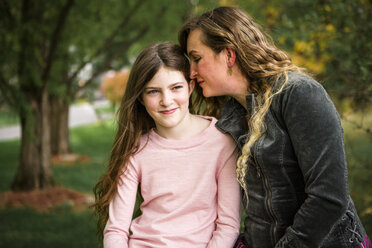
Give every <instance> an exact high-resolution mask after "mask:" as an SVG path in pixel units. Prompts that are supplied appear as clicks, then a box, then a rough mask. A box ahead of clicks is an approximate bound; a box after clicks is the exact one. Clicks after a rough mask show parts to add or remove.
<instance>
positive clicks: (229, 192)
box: [208, 151, 241, 248]
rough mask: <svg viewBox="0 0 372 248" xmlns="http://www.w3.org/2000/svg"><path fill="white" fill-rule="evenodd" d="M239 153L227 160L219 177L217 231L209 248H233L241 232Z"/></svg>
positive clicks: (234, 153) (233, 154)
mask: <svg viewBox="0 0 372 248" xmlns="http://www.w3.org/2000/svg"><path fill="white" fill-rule="evenodd" d="M236 159H237V152H236V151H234V152H233V153H232V154H231V155H230V156H229V157H228V159H227V161H226V163H225V165H224V167H223V168H222V169H221V171H220V173H219V175H218V179H217V180H218V182H217V187H218V188H217V204H218V206H217V219H216V229H215V231H214V232H213V236H212V239H211V240H210V242H209V243H208V248H217V247H220V248H227V247H233V246H234V243H235V241H236V239H237V238H238V235H239V230H240V210H241V202H240V186H239V183H238V181H237V179H236Z"/></svg>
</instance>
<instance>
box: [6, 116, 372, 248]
mask: <svg viewBox="0 0 372 248" xmlns="http://www.w3.org/2000/svg"><path fill="white" fill-rule="evenodd" d="M371 123H372V120H371ZM343 126H344V129H345V145H346V147H347V156H348V163H349V182H350V191H351V195H352V197H353V199H354V201H355V205H356V207H357V209H358V212H359V214H360V216H361V219H362V222H363V224H364V225H365V227H366V230H367V233H369V235H372V187H371V183H370V180H371V178H372V170H371V169H372V152H371V151H372V141H371V137H369V136H368V135H365V133H363V132H360V131H358V130H356V129H355V127H354V126H353V125H351V124H349V123H343ZM113 137H114V126H113V124H112V123H111V122H107V121H106V122H104V123H101V124H95V125H89V126H84V127H79V128H75V129H73V130H72V131H71V145H72V150H73V151H74V152H75V153H79V154H85V155H88V156H89V157H90V158H91V160H90V162H88V163H85V164H77V165H73V166H71V165H69V166H67V165H64V166H62V165H53V166H52V171H53V175H54V178H55V180H56V182H57V183H58V184H60V185H62V186H64V187H67V188H70V189H74V190H77V191H80V192H84V193H89V194H92V188H93V186H94V185H95V183H96V182H97V180H98V178H99V176H100V175H101V174H102V173H103V171H104V166H105V164H106V162H107V160H108V155H109V151H110V148H111V145H112V141H113ZM19 145H20V144H19V141H18V140H16V141H7V142H0V161H1V163H0V192H5V191H8V190H9V189H10V184H11V182H12V180H13V178H14V174H15V172H16V166H17V160H18V156H19V154H18V150H19ZM0 233H1V235H0V247H99V242H98V240H97V238H96V236H95V219H94V217H93V216H92V211H91V210H84V211H76V210H72V209H71V207H70V206H69V205H67V204H65V205H64V204H62V205H61V206H59V207H57V208H55V209H54V210H53V211H51V212H48V213H39V212H36V211H35V210H32V209H25V208H23V209H18V208H11V209H0Z"/></svg>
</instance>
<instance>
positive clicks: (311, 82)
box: [287, 72, 322, 87]
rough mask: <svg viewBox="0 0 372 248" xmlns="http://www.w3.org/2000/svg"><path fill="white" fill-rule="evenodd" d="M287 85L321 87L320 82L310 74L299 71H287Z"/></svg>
mask: <svg viewBox="0 0 372 248" xmlns="http://www.w3.org/2000/svg"><path fill="white" fill-rule="evenodd" d="M287 86H289V87H306V86H316V87H322V86H321V84H320V83H319V82H318V81H317V80H315V79H314V78H313V77H312V76H310V75H307V74H304V73H300V72H288V83H287Z"/></svg>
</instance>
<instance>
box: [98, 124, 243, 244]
mask: <svg viewBox="0 0 372 248" xmlns="http://www.w3.org/2000/svg"><path fill="white" fill-rule="evenodd" d="M209 119H210V120H211V123H210V125H209V127H208V128H207V129H205V130H204V131H203V133H202V134H200V135H198V136H197V137H192V138H190V139H186V140H169V139H165V138H163V137H161V136H159V135H158V134H157V133H156V132H155V131H153V130H152V131H150V132H149V136H148V137H149V139H148V140H147V135H144V136H143V137H142V139H141V146H144V148H143V149H142V150H140V152H138V153H137V154H135V155H134V156H132V157H131V158H130V161H129V165H128V169H127V170H126V172H125V173H124V174H123V175H122V176H121V178H120V182H119V185H118V191H117V194H116V195H115V197H114V198H113V200H112V202H111V203H110V207H109V219H108V221H107V224H106V227H105V230H104V247H105V248H116V247H117V248H119V247H120V248H123V247H130V248H137V247H141V248H143V247H161V248H164V247H172V248H182V247H185V248H186V247H187V248H199V247H200V248H206V247H221V248H229V247H233V245H234V243H235V241H236V239H237V236H238V234H239V228H240V189H239V184H238V183H237V180H236V173H235V166H236V158H237V153H236V149H235V148H236V144H235V142H234V141H233V140H232V138H231V137H230V136H228V135H226V134H223V133H221V132H220V131H218V130H217V129H216V127H215V123H216V119H214V118H209ZM146 142H147V144H146ZM139 183H141V194H142V196H143V198H144V202H143V203H142V204H141V210H142V215H141V216H139V217H137V218H136V219H134V220H132V214H133V209H134V205H135V200H136V192H137V187H138V184H139ZM129 230H130V231H131V232H132V234H130V231H129Z"/></svg>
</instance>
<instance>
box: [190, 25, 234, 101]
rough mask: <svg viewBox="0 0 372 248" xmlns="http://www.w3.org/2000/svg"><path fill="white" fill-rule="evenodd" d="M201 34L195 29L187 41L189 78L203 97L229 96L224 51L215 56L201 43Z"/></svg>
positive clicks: (226, 58)
mask: <svg viewBox="0 0 372 248" xmlns="http://www.w3.org/2000/svg"><path fill="white" fill-rule="evenodd" d="M202 36H203V33H202V31H201V30H199V29H196V30H193V31H191V33H190V34H189V37H188V39H187V54H188V56H189V58H190V77H191V79H193V80H194V81H195V83H198V84H199V85H200V87H201V88H202V89H203V95H204V96H205V97H212V96H222V95H229V93H230V92H229V90H230V89H229V86H228V84H227V83H226V81H227V79H228V76H229V75H228V69H229V68H228V57H227V51H226V49H224V50H222V51H221V52H220V53H219V54H216V53H215V52H214V51H213V50H212V49H211V48H210V47H208V46H206V45H205V44H203V42H202Z"/></svg>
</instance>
